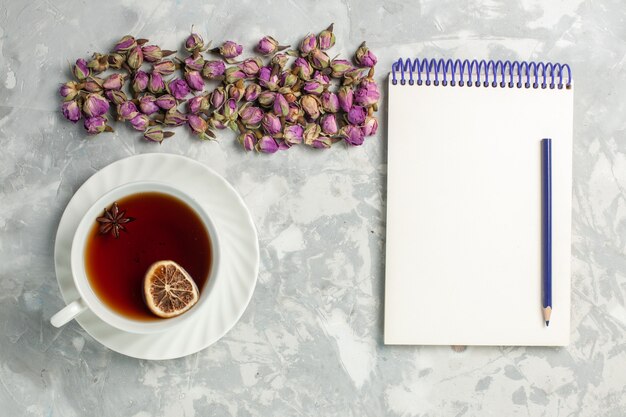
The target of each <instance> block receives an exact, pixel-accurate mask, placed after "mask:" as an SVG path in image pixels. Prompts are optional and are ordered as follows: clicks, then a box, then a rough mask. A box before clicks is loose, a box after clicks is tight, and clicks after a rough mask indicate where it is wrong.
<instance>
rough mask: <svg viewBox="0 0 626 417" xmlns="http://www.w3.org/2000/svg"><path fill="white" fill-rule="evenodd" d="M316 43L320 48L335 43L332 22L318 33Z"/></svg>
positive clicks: (330, 46)
mask: <svg viewBox="0 0 626 417" xmlns="http://www.w3.org/2000/svg"><path fill="white" fill-rule="evenodd" d="M317 45H318V47H319V48H320V49H321V50H326V49H329V48H332V47H333V46H334V45H335V34H334V33H333V25H332V24H331V25H330V26H328V27H327V28H326V29H325V30H323V31H322V32H321V33H320V34H319V35H318V37H317Z"/></svg>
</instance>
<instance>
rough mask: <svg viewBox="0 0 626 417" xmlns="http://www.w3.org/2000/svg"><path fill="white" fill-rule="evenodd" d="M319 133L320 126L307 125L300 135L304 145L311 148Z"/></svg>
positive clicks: (320, 131) (320, 130)
mask: <svg viewBox="0 0 626 417" xmlns="http://www.w3.org/2000/svg"><path fill="white" fill-rule="evenodd" d="M320 133H322V128H321V127H320V125H318V124H315V123H307V125H306V126H305V128H304V132H303V134H302V138H303V140H304V144H305V145H309V146H311V144H312V143H313V141H314V140H315V139H317V138H318V137H319V135H320Z"/></svg>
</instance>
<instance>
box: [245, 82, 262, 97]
mask: <svg viewBox="0 0 626 417" xmlns="http://www.w3.org/2000/svg"><path fill="white" fill-rule="evenodd" d="M259 94H261V86H260V85H258V84H256V83H250V84H248V85H247V86H246V89H245V91H244V95H243V97H244V100H246V101H255V100H256V99H257V98H258V97H259Z"/></svg>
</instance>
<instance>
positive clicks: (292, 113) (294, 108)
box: [285, 103, 302, 123]
mask: <svg viewBox="0 0 626 417" xmlns="http://www.w3.org/2000/svg"><path fill="white" fill-rule="evenodd" d="M300 117H302V109H300V107H298V105H297V104H296V103H289V112H287V116H285V120H286V121H288V122H289V123H296V122H297V121H298V119H300Z"/></svg>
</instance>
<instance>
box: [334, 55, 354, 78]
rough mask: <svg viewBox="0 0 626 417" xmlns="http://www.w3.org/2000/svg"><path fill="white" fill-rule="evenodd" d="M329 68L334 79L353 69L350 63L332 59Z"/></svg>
mask: <svg viewBox="0 0 626 417" xmlns="http://www.w3.org/2000/svg"><path fill="white" fill-rule="evenodd" d="M330 68H331V69H332V73H331V75H332V76H333V77H335V78H341V77H343V75H344V74H345V73H346V72H348V71H351V70H353V69H354V67H353V66H352V64H351V63H350V61H347V60H345V59H333V60H332V61H331V62H330Z"/></svg>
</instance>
